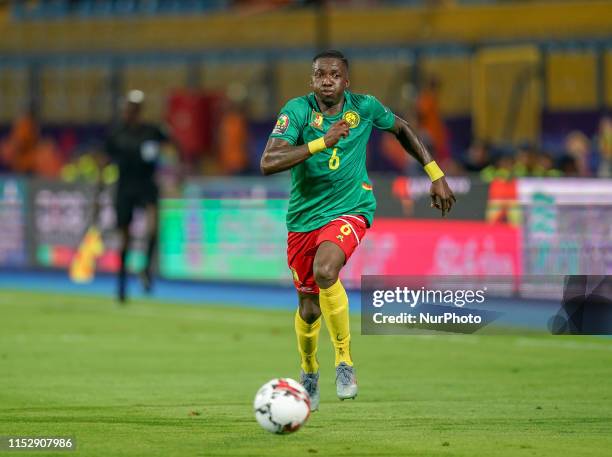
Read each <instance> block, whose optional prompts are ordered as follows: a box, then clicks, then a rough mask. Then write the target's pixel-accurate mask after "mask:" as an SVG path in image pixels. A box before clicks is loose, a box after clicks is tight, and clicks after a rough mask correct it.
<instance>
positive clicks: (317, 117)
mask: <svg viewBox="0 0 612 457" xmlns="http://www.w3.org/2000/svg"><path fill="white" fill-rule="evenodd" d="M310 125H312V126H313V127H314V128H316V129H319V130H322V129H323V115H322V114H321V113H317V112H316V111H315V110H312V121H311V122H310Z"/></svg>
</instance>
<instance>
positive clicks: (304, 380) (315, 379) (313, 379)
mask: <svg viewBox="0 0 612 457" xmlns="http://www.w3.org/2000/svg"><path fill="white" fill-rule="evenodd" d="M300 384H302V385H303V386H304V389H306V392H308V395H309V396H310V410H311V411H317V410H318V409H319V401H320V399H321V392H320V391H319V372H318V371H317V372H316V373H304V371H303V370H302V372H301V374H300Z"/></svg>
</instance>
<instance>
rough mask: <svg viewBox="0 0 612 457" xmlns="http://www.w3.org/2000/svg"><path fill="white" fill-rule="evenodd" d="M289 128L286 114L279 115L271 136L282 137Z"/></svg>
mask: <svg viewBox="0 0 612 457" xmlns="http://www.w3.org/2000/svg"><path fill="white" fill-rule="evenodd" d="M288 127H289V116H287V115H286V114H281V115H280V116H278V120H277V121H276V125H275V126H274V130H272V134H273V135H282V134H283V133H285V132H286V131H287V128H288Z"/></svg>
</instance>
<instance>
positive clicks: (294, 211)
mask: <svg viewBox="0 0 612 457" xmlns="http://www.w3.org/2000/svg"><path fill="white" fill-rule="evenodd" d="M344 99H345V102H344V107H343V108H342V111H341V112H340V113H338V114H335V115H333V116H326V115H324V114H322V113H321V110H320V109H319V106H318V104H317V101H316V99H315V96H314V93H310V94H308V95H305V96H303V97H298V98H294V99H292V100H289V102H288V103H287V104H286V105H285V106H284V107H283V109H282V110H281V112H280V115H279V117H278V121H277V122H276V126H275V127H274V130H273V131H272V134H271V135H270V137H271V138H281V139H283V140H285V141H287V142H288V143H290V144H292V145H301V144H306V143H309V142H310V141H312V140H316V139H317V138H321V137H322V136H324V135H325V132H327V130H328V129H329V128H330V127H331V125H332V124H334V123H335V122H337V121H339V120H340V119H344V120H346V121H347V122H348V124H349V126H350V129H349V135H348V136H347V137H346V138H341V139H340V141H338V143H337V144H336V145H335V146H334V147H332V148H327V149H325V150H324V151H321V152H318V153H317V154H314V155H313V156H312V157H309V158H308V159H307V160H305V161H304V162H302V163H300V164H298V165H296V166H294V167H293V168H292V169H291V197H290V199H289V209H288V211H287V229H288V230H289V231H290V232H309V231H311V230H315V229H317V228H319V227H322V226H324V225H325V224H327V223H328V222H330V221H331V220H333V219H335V218H336V217H338V216H342V215H344V214H355V215H359V214H360V215H363V216H365V218H366V219H367V220H368V223H369V225H371V224H372V218H373V217H374V211H375V210H376V199H375V198H374V194H373V192H372V184H371V182H370V179H369V178H368V172H367V170H366V146H367V144H368V140H369V138H370V133H371V132H372V127H376V128H378V129H381V130H389V129H391V128H392V127H393V124H394V123H395V115H394V114H393V113H392V112H391V111H390V110H389V109H388V108H386V107H385V106H383V105H382V104H381V103H380V102H379V101H378V100H377V99H376V97H374V96H372V95H361V94H353V93H351V92H349V91H345V92H344Z"/></svg>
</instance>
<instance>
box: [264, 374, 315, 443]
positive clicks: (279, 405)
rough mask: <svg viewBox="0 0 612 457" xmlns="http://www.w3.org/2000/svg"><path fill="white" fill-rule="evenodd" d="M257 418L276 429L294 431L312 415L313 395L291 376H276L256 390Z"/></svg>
mask: <svg viewBox="0 0 612 457" xmlns="http://www.w3.org/2000/svg"><path fill="white" fill-rule="evenodd" d="M253 409H254V410H255V419H257V422H259V425H261V426H262V427H263V428H264V429H266V430H267V431H269V432H272V433H278V434H283V433H293V432H295V431H297V430H298V429H299V428H300V427H301V426H302V425H304V423H305V422H306V420H307V419H308V416H310V396H309V395H308V392H306V389H304V387H303V386H302V385H301V384H300V383H299V382H297V381H294V380H293V379H289V378H278V379H273V380H272V381H269V382H267V383H265V384H264V385H263V386H261V388H260V389H259V390H258V391H257V394H255V401H254V402H253Z"/></svg>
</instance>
